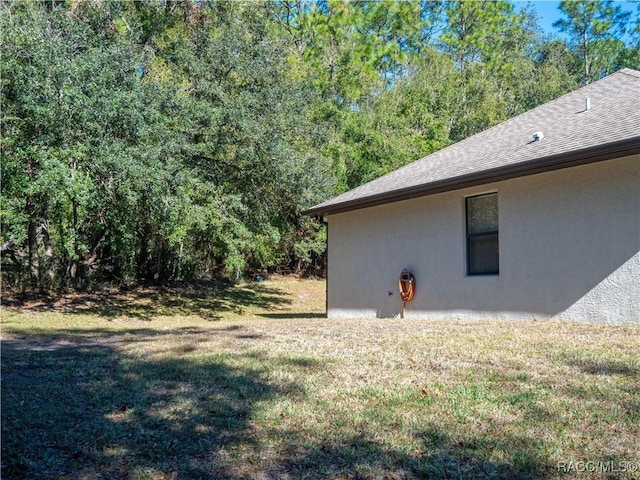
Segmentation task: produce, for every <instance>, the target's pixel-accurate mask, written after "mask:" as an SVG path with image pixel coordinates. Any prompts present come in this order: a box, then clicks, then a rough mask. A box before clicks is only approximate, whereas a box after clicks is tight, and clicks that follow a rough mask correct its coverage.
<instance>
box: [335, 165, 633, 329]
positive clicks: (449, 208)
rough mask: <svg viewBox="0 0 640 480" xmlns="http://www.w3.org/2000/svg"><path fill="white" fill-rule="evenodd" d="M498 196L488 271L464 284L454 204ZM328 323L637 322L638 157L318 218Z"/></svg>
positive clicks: (459, 213)
mask: <svg viewBox="0 0 640 480" xmlns="http://www.w3.org/2000/svg"><path fill="white" fill-rule="evenodd" d="M486 192H497V193H498V209H499V249H500V274H499V275H493V276H491V275H490V276H467V275H466V240H465V206H464V199H465V197H467V196H470V195H476V194H481V193H486ZM328 222H329V246H328V247H329V248H328V315H329V316H331V317H356V316H378V317H392V316H396V315H398V314H399V313H400V311H401V309H402V301H401V300H400V295H399V293H398V284H397V280H398V276H399V274H400V272H401V270H402V269H403V268H407V269H409V270H411V271H412V272H413V273H414V274H415V276H416V293H415V297H414V299H413V301H412V302H410V303H409V304H408V305H407V311H406V316H407V317H426V318H513V319H519V318H539V319H547V318H557V319H562V320H571V321H581V322H601V323H616V324H624V323H634V324H640V314H639V313H638V312H639V311H640V283H639V282H640V280H638V279H639V278H640V253H639V252H640V156H638V155H635V156H632V157H626V158H623V159H616V160H609V161H606V162H599V163H595V164H590V165H584V166H580V167H572V168H568V169H564V170H559V171H555V172H549V173H544V174H539V175H532V176H528V177H522V178H517V179H512V180H507V181H504V182H498V183H495V184H489V185H483V186H481V187H474V188H470V189H464V190H457V191H453V192H447V193H442V194H437V195H431V196H426V197H421V198H416V199H411V200H405V201H402V202H395V203H390V204H386V205H381V206H377V207H370V208H365V209H361V210H356V211H351V212H346V213H340V214H334V215H330V216H329V218H328Z"/></svg>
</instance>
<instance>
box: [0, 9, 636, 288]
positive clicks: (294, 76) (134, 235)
mask: <svg viewBox="0 0 640 480" xmlns="http://www.w3.org/2000/svg"><path fill="white" fill-rule="evenodd" d="M560 9H561V13H562V17H561V19H560V20H559V21H558V22H557V23H556V25H555V26H556V29H557V32H558V33H561V34H562V35H548V34H545V33H544V32H543V31H542V30H541V28H540V26H539V25H538V19H537V18H536V16H535V13H534V10H533V9H532V8H531V6H530V5H528V6H524V7H523V8H516V7H515V6H514V4H512V3H511V2H508V1H502V0H498V1H480V0H479V1H473V2H471V1H467V2H461V1H445V0H442V1H441V0H430V1H426V0H422V1H417V0H415V1H398V0H379V1H358V0H354V1H350V2H346V1H334V0H314V1H310V0H277V1H270V2H262V1H261V2H238V1H229V0H227V1H220V0H210V1H205V0H199V1H197V0H183V1H170V0H162V1H157V0H147V1H138V0H136V1H134V0H100V1H98V0H96V1H80V0H66V1H63V0H46V1H26V0H25V1H21V0H14V1H7V0H5V1H3V2H2V3H0V41H1V43H0V45H1V47H0V48H1V51H0V54H1V60H2V61H1V62H0V81H1V98H0V102H1V103H0V109H1V110H0V122H1V128H2V138H1V143H0V148H1V151H0V153H1V155H2V159H1V160H2V162H1V174H2V196H1V199H0V209H1V210H0V211H1V215H2V223H1V227H0V247H1V254H2V283H3V287H4V288H14V289H19V290H24V289H27V288H40V289H46V290H58V289H60V288H65V287H74V288H97V287H99V286H101V285H104V284H121V285H122V284H132V283H136V282H147V281H150V282H156V283H164V282H170V281H176V280H186V281H190V280H194V279H201V278H214V277H226V278H230V279H237V278H239V277H241V276H243V275H248V274H251V273H254V272H257V271H271V270H274V269H286V270H292V271H305V270H306V271H322V268H323V262H324V260H323V259H324V250H325V240H326V232H325V229H324V226H323V225H322V223H321V222H318V221H316V220H314V219H311V218H308V217H305V216H304V215H302V213H301V212H302V211H303V210H304V209H305V208H308V207H310V206H312V205H313V204H315V203H317V202H320V201H322V200H324V199H326V198H328V197H330V196H333V195H335V194H338V193H341V192H343V191H345V190H346V189H349V188H352V187H355V186H357V185H360V184H362V183H364V182H366V181H369V180H371V179H373V178H376V177H378V176H380V175H382V174H384V173H386V172H389V171H391V170H393V169H395V168H397V167H400V166H402V165H404V164H406V163H408V162H410V161H413V160H416V159H418V158H421V157H423V156H425V155H427V154H429V153H432V152H434V151H436V150H438V149H440V148H443V147H445V146H447V145H449V144H451V143H453V142H456V141H459V140H461V139H463V138H465V137H467V136H469V135H472V134H474V133H477V132H479V131H482V130H484V129H486V128H488V127H490V126H492V125H495V124H496V123H499V122H501V121H504V120H506V119H508V118H510V117H512V116H514V115H517V114H519V113H522V112H524V111H526V110H529V109H531V108H533V107H535V106H537V105H539V104H542V103H544V102H546V101H549V100H551V99H553V98H556V97H557V96H559V95H562V94H564V93H566V92H568V91H571V90H573V89H575V88H576V87H578V86H580V85H582V84H586V83H589V82H591V81H594V80H597V79H598V78H601V77H603V76H605V75H607V74H609V73H611V72H613V71H616V70H618V69H619V68H622V67H631V68H639V67H640V23H639V21H638V18H639V16H640V15H639V12H638V11H635V12H634V11H630V12H626V11H623V9H622V8H621V5H620V4H616V3H614V2H611V1H584V0H579V1H563V2H561V5H560ZM638 9H640V6H638Z"/></svg>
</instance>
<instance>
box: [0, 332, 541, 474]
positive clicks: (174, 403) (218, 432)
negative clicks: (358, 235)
mask: <svg viewBox="0 0 640 480" xmlns="http://www.w3.org/2000/svg"><path fill="white" fill-rule="evenodd" d="M242 330H243V328H242V327H236V326H229V327H225V328H220V329H219V330H216V329H209V330H207V331H206V333H207V335H208V336H210V335H216V334H219V335H225V334H226V335H229V334H231V335H236V334H241V332H242ZM204 333H205V331H203V330H201V329H198V328H183V329H180V331H179V332H175V331H174V332H173V334H174V335H176V334H177V335H178V336H179V338H180V339H186V344H188V345H190V344H192V342H196V341H197V339H198V338H199V337H205V335H204ZM159 335H166V332H162V331H158V330H153V329H147V328H142V329H135V330H132V329H130V330H127V332H126V333H124V334H122V333H114V332H112V331H103V330H99V329H95V330H89V331H82V332H74V331H73V330H68V331H63V332H59V333H56V334H48V335H46V336H41V337H31V336H29V337H26V336H25V337H22V338H20V337H15V338H14V339H12V340H8V341H5V342H3V348H2V364H1V367H2V380H3V381H2V385H1V387H2V399H3V400H2V402H3V403H2V459H3V460H2V461H3V464H2V474H1V476H2V478H4V479H7V480H9V479H27V478H42V479H61V478H65V479H74V480H76V479H77V480H79V479H84V478H100V479H106V480H109V479H133V478H144V479H173V478H179V479H181V480H186V479H200V478H205V479H228V480H240V479H251V478H261V479H265V480H276V479H285V478H288V479H296V478H309V479H324V478H334V479H335V478H388V479H396V480H397V479H413V478H434V479H448V478H457V479H482V478H487V479H488V478H492V479H495V478H497V479H520V480H524V479H535V478H550V477H552V475H551V473H553V472H551V468H550V467H549V465H547V463H546V462H545V459H544V458H540V457H539V456H537V454H536V450H537V448H536V443H535V442H536V440H535V439H531V438H519V437H515V436H509V435H508V434H504V433H503V434H502V435H501V437H500V438H499V439H495V438H491V437H490V436H488V435H478V436H456V435H453V434H452V433H450V432H447V431H444V430H442V429H441V428H439V427H438V426H437V425H425V426H424V427H423V429H422V430H421V431H420V432H419V433H417V434H416V438H415V443H416V448H414V449H413V450H412V451H410V452H407V451H401V450H398V449H394V448H392V447H390V446H389V445H387V444H385V443H384V441H383V438H384V437H383V436H378V435H375V433H376V432H373V431H368V430H367V431H365V433H361V434H353V435H344V436H338V435H336V436H335V438H334V437H332V438H328V437H329V436H330V435H331V434H328V435H325V433H324V432H321V431H313V432H312V435H309V432H308V431H305V427H302V426H301V427H300V429H297V427H296V426H292V427H291V428H290V429H289V430H286V431H284V430H280V428H279V426H275V427H274V428H273V430H271V431H269V428H267V426H265V425H260V420H259V416H258V417H256V415H257V412H258V408H257V407H258V406H259V405H264V404H265V403H272V402H279V401H284V402H285V403H295V402H296V401H299V400H300V399H302V398H304V397H305V395H306V393H305V391H304V390H303V389H302V388H301V387H300V386H299V385H297V384H296V383H295V382H290V381H284V380H275V379H274V376H273V375H272V371H271V368H272V366H273V365H274V364H277V365H280V366H285V367H286V368H287V370H288V371H290V372H291V373H292V374H293V375H294V376H304V375H307V374H309V373H311V372H313V371H316V370H318V369H320V370H321V369H323V368H325V367H324V365H323V363H322V361H319V360H317V359H316V358H307V357H295V356H278V357H274V356H271V355H269V354H268V353H266V352H255V351H252V352H246V353H215V352H211V354H210V355H207V356H204V357H197V358H196V359H194V358H189V357H184V356H181V355H180V353H181V351H179V350H175V351H172V352H171V353H172V355H169V356H166V355H165V356H162V358H154V356H153V355H152V354H150V355H147V354H145V355H144V356H143V355H136V356H132V355H131V354H127V353H125V352H124V350H123V349H122V347H123V346H125V345H127V344H129V343H131V342H146V341H154V340H156V339H157V337H158V336H159ZM173 338H175V337H173ZM203 341H204V340H203ZM169 348H171V346H169ZM178 348H184V346H178ZM147 353H148V352H147ZM165 353H166V352H165ZM287 378H291V377H287ZM337 421H339V419H338V420H337ZM283 422H284V423H286V422H287V419H286V418H284V419H283ZM257 425H258V428H257V427H256V426H257ZM307 428H308V427H307ZM265 445H268V446H269V447H266V446H265ZM268 448H277V452H275V454H274V452H273V451H271V452H270V451H268ZM265 449H266V450H265ZM496 451H500V452H506V454H505V456H504V460H503V461H496V460H495V457H494V456H493V455H492V454H493V452H496ZM269 455H271V458H270V459H269V460H264V458H265V457H269ZM265 462H266V463H265Z"/></svg>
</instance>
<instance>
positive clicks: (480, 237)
mask: <svg viewBox="0 0 640 480" xmlns="http://www.w3.org/2000/svg"><path fill="white" fill-rule="evenodd" d="M466 205H467V274H468V275H492V274H497V273H498V271H499V259H500V255H499V250H498V245H499V244H498V194H497V193H490V194H487V195H479V196H477V197H468V198H467V201H466Z"/></svg>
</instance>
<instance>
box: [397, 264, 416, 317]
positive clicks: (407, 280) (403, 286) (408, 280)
mask: <svg viewBox="0 0 640 480" xmlns="http://www.w3.org/2000/svg"><path fill="white" fill-rule="evenodd" d="M398 288H399V289H400V298H401V299H402V315H401V317H400V318H404V311H405V308H406V306H407V302H410V301H411V300H412V299H413V294H414V292H415V288H416V277H415V276H414V275H413V273H411V272H408V271H407V270H406V269H405V270H402V273H401V274H400V278H399V279H398Z"/></svg>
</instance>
